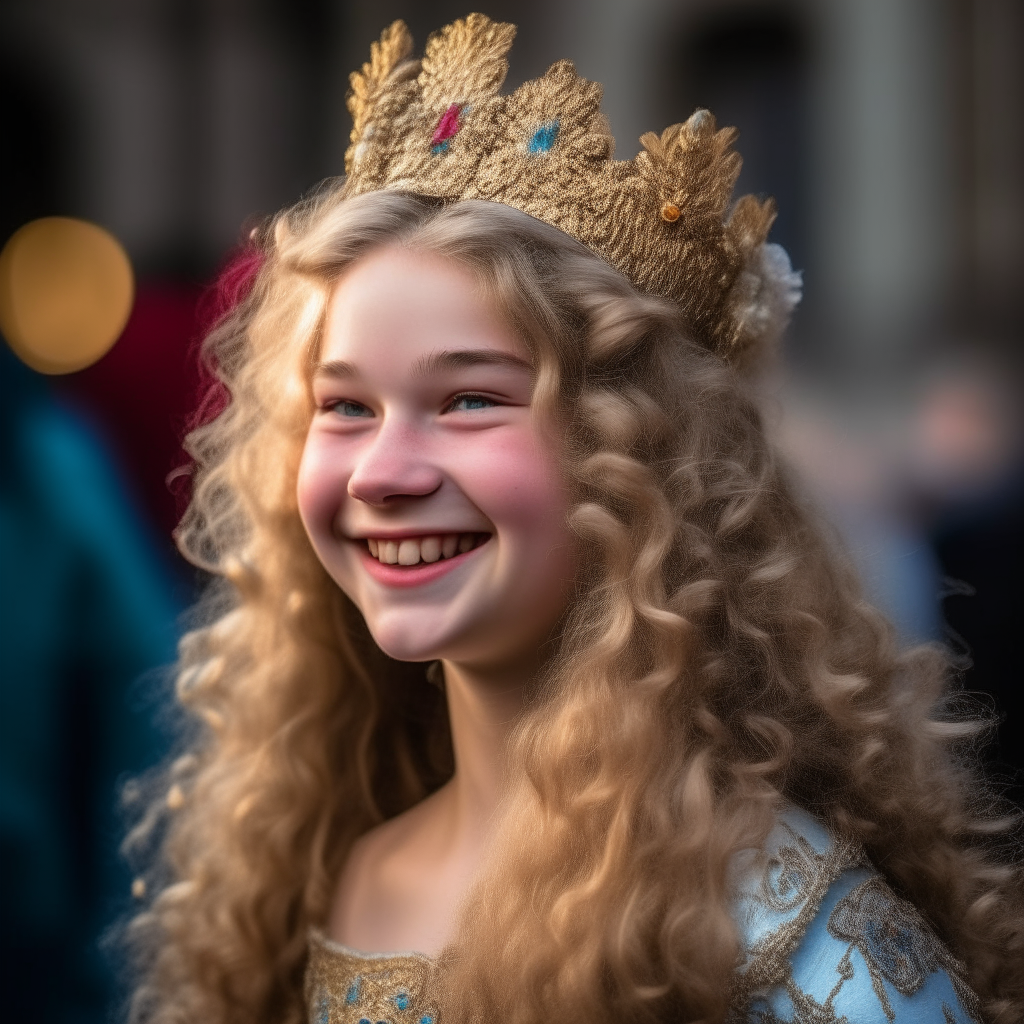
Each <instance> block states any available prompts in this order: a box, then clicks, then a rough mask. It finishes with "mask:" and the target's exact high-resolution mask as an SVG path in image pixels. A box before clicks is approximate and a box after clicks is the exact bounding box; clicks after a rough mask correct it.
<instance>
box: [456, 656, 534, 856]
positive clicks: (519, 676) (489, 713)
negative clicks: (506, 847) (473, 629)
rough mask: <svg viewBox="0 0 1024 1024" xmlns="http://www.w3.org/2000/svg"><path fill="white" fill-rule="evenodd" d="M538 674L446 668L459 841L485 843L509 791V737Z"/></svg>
mask: <svg viewBox="0 0 1024 1024" xmlns="http://www.w3.org/2000/svg"><path fill="white" fill-rule="evenodd" d="M532 675H533V671H531V670H530V668H527V667H525V666H516V667H514V668H513V667H508V668H503V669H501V670H498V671H494V670H488V671H480V670H476V669H473V668H469V667H467V666H465V665H460V664H456V663H453V662H448V661H446V662H444V678H445V692H446V695H447V698H448V716H449V720H450V723H451V734H452V747H453V750H454V753H455V774H454V775H453V777H452V780H451V782H450V783H449V784H448V786H447V787H446V789H447V790H448V798H449V800H450V813H451V815H452V825H453V828H452V833H453V838H455V837H456V836H458V837H459V839H461V840H462V841H463V842H469V843H471V844H473V845H478V844H480V843H482V842H483V841H484V840H485V838H486V835H487V832H488V831H489V827H490V824H491V822H492V821H493V819H494V816H495V812H496V811H497V808H498V804H499V802H500V801H501V797H502V794H503V791H504V787H505V781H506V764H507V748H508V740H509V736H510V734H511V732H512V729H513V728H514V726H515V724H516V722H517V720H518V719H519V716H520V714H521V713H522V710H523V705H524V701H525V694H526V688H527V684H528V683H529V681H530V678H531V677H532Z"/></svg>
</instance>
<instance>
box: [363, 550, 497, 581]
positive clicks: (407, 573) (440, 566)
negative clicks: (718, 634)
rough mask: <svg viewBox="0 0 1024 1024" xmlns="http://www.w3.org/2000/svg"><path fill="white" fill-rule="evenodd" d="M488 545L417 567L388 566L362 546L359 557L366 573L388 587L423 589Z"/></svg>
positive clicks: (420, 563)
mask: <svg viewBox="0 0 1024 1024" xmlns="http://www.w3.org/2000/svg"><path fill="white" fill-rule="evenodd" d="M487 543H488V541H486V540H485V541H484V542H483V544H478V545H477V546H476V547H475V548H473V550H472V551H466V552H463V553H462V554H461V555H452V557H451V558H442V559H439V560H438V561H436V562H419V563H418V564H416V565H387V564H385V563H384V562H381V561H380V560H379V559H376V558H374V557H373V555H371V554H370V552H369V551H368V550H367V549H366V548H365V547H364V546H363V545H362V544H360V545H359V557H360V558H361V559H362V561H363V566H364V567H365V568H366V571H367V572H368V573H369V574H370V575H371V576H372V577H373V578H374V579H375V580H376V581H377V582H378V583H383V584H384V585H385V586H386V587H422V586H424V585H425V584H427V583H433V582H434V580H438V579H440V578H441V577H442V576H444V575H446V574H447V573H449V572H451V571H452V570H453V569H457V568H458V567H459V566H460V565H462V564H464V563H465V561H466V559H468V558H472V557H473V556H474V555H475V554H476V553H477V552H478V551H479V550H480V549H481V548H483V547H484V546H485V545H486V544H487Z"/></svg>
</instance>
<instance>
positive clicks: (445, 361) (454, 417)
mask: <svg viewBox="0 0 1024 1024" xmlns="http://www.w3.org/2000/svg"><path fill="white" fill-rule="evenodd" d="M531 392H532V368H531V363H530V359H529V354H528V353H527V351H526V349H525V347H524V346H523V345H522V343H521V342H520V341H519V340H518V339H517V338H516V337H515V336H514V335H513V334H512V332H511V331H510V330H509V329H508V328H507V327H506V326H505V325H504V324H503V323H502V322H501V321H500V320H499V319H498V318H497V317H496V315H495V314H494V312H493V311H492V310H491V308H490V307H489V305H488V303H487V302H486V301H485V299H484V297H483V295H482V294H481V289H480V287H479V285H478V282H477V281H476V279H475V278H474V277H473V276H472V275H471V273H470V272H469V271H467V270H464V269H462V268H461V267H458V266H457V265H455V264H452V263H449V262H447V261H444V260H442V259H441V258H439V257H436V256H430V255H424V254H418V253H414V252H409V251H406V250H402V249H385V250H382V251H379V252H376V253H373V254H371V255H370V256H367V257H365V258H364V259H362V260H360V261H359V262H358V263H356V264H355V265H353V266H352V267H351V268H350V269H349V270H348V271H347V272H346V273H345V275H344V276H343V277H342V279H341V280H340V281H339V282H338V284H337V286H336V287H335V289H334V293H333V295H332V297H331V300H330V304H329V306H328V312H327V322H326V327H325V333H324V339H323V346H322V351H321V353H320V363H319V366H318V367H317V369H316V371H315V373H314V377H313V395H314V398H315V402H316V411H315V412H314V415H313V421H312V423H311V425H310V428H309V434H308V436H307V438H306V445H305V449H304V452H303V456H302V464H301V467H300V470H299V481H298V500H299V511H300V514H301V516H302V521H303V523H304V524H305V527H306V531H307V532H308V534H309V538H310V540H311V541H312V544H313V547H314V549H315V550H316V552H317V555H318V556H319V557H320V560H321V561H322V562H323V564H324V566H325V567H326V568H327V571H328V572H329V573H330V574H331V576H332V577H333V578H334V579H335V581H336V582H337V583H338V585H339V586H340V587H341V588H342V590H344V591H345V593H346V594H347V595H348V596H349V597H350V598H351V599H352V601H353V602H354V603H355V604H356V606H357V607H358V608H359V610H360V611H361V612H362V613H363V616H364V617H365V619H366V622H367V625H368V626H369V628H370V632H371V633H372V634H373V637H374V639H375V640H376V641H377V643H378V644H379V645H380V647H381V648H382V649H383V650H384V651H385V652H386V653H388V654H389V655H391V656H392V657H393V658H398V659H401V660H403V661H426V660H430V659H434V658H446V659H449V660H451V661H454V662H460V663H464V664H466V665H477V666H479V667H481V668H484V667H486V666H494V667H498V666H501V665H511V664H515V663H517V662H520V661H522V660H523V659H526V660H533V659H536V658H537V656H538V653H539V648H540V646H541V645H542V644H543V642H544V639H545V638H546V637H547V636H548V635H549V634H550V632H551V630H552V628H553V627H554V625H555V624H556V622H557V621H558V619H559V617H560V615H561V614H562V612H563V611H564V609H565V605H566V600H567V593H568V589H569V585H570V581H571V578H572V575H573V546H572V542H571V537H570V533H569V531H568V528H567V526H566V525H565V518H566V510H567V505H566V496H565V491H564V487H563V484H562V480H561V477H560V474H559V471H558V468H557V465H556V455H555V452H554V451H553V450H552V447H553V446H552V445H551V443H550V442H549V441H546V440H545V437H544V436H543V434H542V432H541V430H540V427H539V424H538V423H537V419H536V417H535V416H533V415H532V413H531V408H530V401H531Z"/></svg>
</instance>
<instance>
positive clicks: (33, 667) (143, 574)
mask: <svg viewBox="0 0 1024 1024" xmlns="http://www.w3.org/2000/svg"><path fill="white" fill-rule="evenodd" d="M0 437H2V439H3V443H2V447H0V566H2V573H0V856H2V867H0V871H2V896H0V963H2V964H3V968H4V973H5V976H6V977H8V978H9V979H10V980H9V981H8V983H7V985H6V986H5V995H4V1013H5V1015H7V1016H9V1019H11V1020H23V1019H24V1020H28V1019H32V1020H37V1021H41V1022H43V1021H45V1022H47V1024H50V1022H53V1024H63V1022H70V1021H81V1022H93V1021H95V1022H97V1024H98V1022H100V1021H103V1020H106V1018H107V1013H108V1008H109V1001H110V998H111V995H112V992H113V990H114V986H113V974H112V971H111V968H110V965H109V964H108V963H107V962H106V961H105V959H104V957H103V955H102V954H101V952H100V949H99V936H100V934H101V932H102V931H103V929H104V927H105V926H106V925H108V924H109V923H110V922H111V921H112V920H113V918H114V917H115V916H116V914H117V913H118V911H119V910H121V909H123V907H124V904H125V901H126V898H127V893H128V888H129V881H130V879H129V878H128V877H127V876H126V873H125V871H124V868H123V867H122V865H121V864H120V861H119V858H118V855H117V850H118V845H119V835H120V832H121V829H120V816H119V815H118V814H117V813H116V811H115V805H116V791H117V786H118V783H119V782H122V781H123V780H124V779H125V778H126V777H127V776H128V775H129V774H134V773H137V772H139V771H140V770H142V769H144V768H145V767H147V766H148V765H150V764H152V763H153V761H154V760H156V759H157V758H159V757H160V755H161V753H162V752H163V750H164V749H165V743H164V739H163V738H162V737H161V735H160V734H159V733H158V732H157V731H156V730H155V728H154V724H153V720H154V715H155V709H156V706H157V701H156V693H157V691H161V692H162V689H163V680H162V677H161V676H160V675H159V672H157V673H156V674H154V670H158V669H159V667H160V666H163V665H167V664H168V663H169V662H170V661H171V660H172V659H173V657H174V649H175V640H176V632H177V630H176V625H177V623H176V615H177V613H178V611H179V610H180V606H179V605H178V604H177V602H176V600H175V599H174V597H173V596H172V594H173V584H172V575H171V570H170V567H169V565H167V564H165V563H164V562H162V560H161V556H160V555H159V554H158V551H157V548H156V545H155V544H154V540H153V537H152V536H151V534H150V532H149V527H148V526H147V525H146V524H145V523H144V521H143V520H142V517H141V516H140V515H139V513H138V511H137V510H136V508H135V507H134V503H133V500H132V498H131V497H130V496H129V492H128V489H127V488H126V486H125V484H124V482H123V480H122V479H121V477H120V471H119V469H118V467H117V466H116V464H115V462H114V460H113V458H112V457H111V455H110V453H109V451H108V448H107V446H106V445H105V444H104V443H103V441H102V440H101V439H100V436H99V435H98V434H97V432H96V431H95V430H94V429H93V428H92V427H91V426H90V425H89V423H88V422H87V421H86V420H85V419H84V418H83V417H82V416H80V415H76V414H75V413H73V412H71V411H69V410H67V409H65V408H62V407H61V406H60V405H58V404H57V403H56V402H55V401H54V400H53V398H52V397H51V395H50V394H49V392H48V389H47V388H46V387H45V386H44V384H43V383H42V381H41V380H39V379H38V378H37V376H36V375H35V374H33V373H32V371H30V370H27V369H26V368H25V367H23V366H22V365H21V364H20V363H18V362H17V360H16V359H15V358H14V356H13V355H12V354H11V353H10V351H9V350H8V349H7V347H6V345H4V346H2V348H0Z"/></svg>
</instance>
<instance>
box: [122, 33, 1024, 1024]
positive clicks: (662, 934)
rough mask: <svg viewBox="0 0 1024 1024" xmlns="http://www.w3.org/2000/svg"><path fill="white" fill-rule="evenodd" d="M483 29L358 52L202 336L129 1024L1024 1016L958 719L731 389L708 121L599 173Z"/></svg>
mask: <svg viewBox="0 0 1024 1024" xmlns="http://www.w3.org/2000/svg"><path fill="white" fill-rule="evenodd" d="M510 41H511V30H510V28H509V27H508V26H501V25H495V24H493V23H491V22H489V21H488V20H487V19H485V18H482V17H481V16H476V15H474V16H471V17H470V18H469V19H467V20H466V21H465V22H459V23H456V24H455V25H454V26H450V27H449V28H448V29H446V30H445V31H444V32H443V33H441V34H440V35H439V36H437V37H435V38H434V39H432V41H431V43H430V44H428V48H427V55H426V57H425V59H424V60H423V61H422V62H413V61H409V60H407V59H406V58H407V54H408V50H409V42H408V38H407V35H406V34H405V31H404V27H403V26H400V25H396V26H393V27H392V28H391V29H390V30H389V31H388V32H387V33H385V35H384V36H383V37H382V41H381V44H380V45H379V46H377V47H375V49H374V54H373V59H372V60H371V63H370V64H368V65H366V67H364V70H363V74H362V75H358V76H354V79H353V100H352V108H353V114H354V120H355V128H354V131H353V146H352V148H351V149H350V152H349V157H348V166H347V170H348V176H347V178H346V179H345V180H343V181H340V182H336V183H332V184H329V185H328V186H327V187H326V188H325V189H324V190H323V191H322V192H321V193H320V194H318V195H317V196H316V197H314V198H313V199H312V200H310V201H308V202H306V203H304V204H301V205H300V206H298V207H296V208H294V209H292V210H289V211H286V212H285V213H283V214H281V215H279V216H278V217H277V218H275V220H274V221H273V222H272V223H271V224H269V225H268V226H267V228H266V229H265V231H263V233H262V234H261V235H260V236H259V238H258V246H259V248H260V251H261V253H262V265H261V268H260V270H259V273H258V276H257V278H256V281H255V284H254V286H253V289H252V291H251V293H250V294H249V296H248V297H247V298H246V299H245V300H244V301H243V302H242V303H241V304H240V305H239V306H238V307H237V308H236V309H235V310H234V312H232V313H231V314H230V315H229V316H228V317H226V318H225V319H224V320H223V321H222V323H221V324H220V325H219V326H218V327H217V328H216V330H215V331H214V332H213V333H212V334H211V336H210V338H209V339H208V342H207V345H208V353H209V356H210V358H211V360H212V362H213V365H214V366H215V368H216V371H217V373H218V374H219V376H220V379H221V380H222V381H223V382H224V384H225V385H226V387H227V389H228V391H229V393H230V403H229V404H228V405H227V407H226V408H225V409H224V411H223V412H222V413H221V414H220V415H219V416H218V417H217V418H216V419H215V420H214V421H213V422H212V423H210V424H209V425H207V426H204V427H202V428H200V429H199V430H197V431H195V432H194V433H193V434H192V435H191V438H190V446H191V447H190V450H191V452H192V454H193V456H194V457H195V460H196V463H197V466H198V475H197V479H196V487H195V494H194V498H193V502H192V505H191V507H190V509H189V512H188V513H187V515H186V517H185V520H184V522H183V524H182V527H181V529H180V533H179V537H180V543H181V547H182V550H183V551H184V552H185V553H186V555H187V556H188V557H190V558H191V559H192V560H193V561H194V562H195V563H196V564H197V565H200V566H202V567H204V568H206V569H207V570H208V571H210V572H212V573H214V574H215V575H217V576H218V577H220V578H221V579H222V580H223V581H224V584H223V589H218V590H217V592H216V599H215V600H213V601H212V602H211V604H210V605H209V612H208V621H207V624H206V625H204V626H202V627H201V628H198V629H196V630H194V631H193V632H192V633H190V634H189V635H188V636H187V637H186V638H185V640H184V641H183V643H182V649H181V671H180V676H179V682H178V693H179V697H180V699H181V701H182V702H183V704H184V705H185V707H186V708H187V709H188V711H189V713H190V714H191V716H192V718H193V721H194V722H195V723H196V728H195V731H194V732H193V734H192V735H191V737H190V740H189V749H188V751H187V752H186V753H185V754H184V755H183V756H182V757H181V758H180V759H179V760H178V761H177V762H176V763H175V764H174V765H173V766H172V768H171V775H172V778H171V780H169V783H168V786H169V788H168V789H166V790H165V791H164V794H165V795H164V796H162V805H163V806H164V807H166V808H167V814H168V815H169V818H168V820H167V826H166V831H165V833H162V836H163V838H162V845H161V851H162V854H161V856H160V857H159V858H158V861H157V865H156V867H155V868H154V869H153V875H152V878H151V881H150V884H149V887H148V888H149V891H150V892H151V893H153V894H154V895H153V897H152V902H151V903H150V905H149V906H148V907H147V908H145V909H144V910H143V911H142V912H141V913H140V914H139V915H138V917H137V918H136V921H135V923H134V926H133V929H134V931H133V934H134V936H135V941H136V948H137V949H139V950H140V951H141V952H142V970H143V976H142V980H141V982H140V984H139V987H138V989H137V991H136V994H135V998H134V1002H133V1009H134V1013H135V1016H136V1018H137V1019H139V1020H147V1021H149V1020H152V1021H159V1022H171V1021H197V1020H202V1021H204V1022H210V1024H220V1022H234V1021H239V1022H242V1021H244V1022H246V1024H252V1022H261V1024H262V1022H268V1024H269V1022H271V1021H273V1022H278V1021H289V1022H291V1021H299V1020H302V1019H309V1020H311V1021H317V1022H323V1024H336V1022H342V1021H344V1022H348V1021H352V1022H357V1021H361V1022H364V1024H372V1022H383V1021H389V1022H392V1021H393V1022H396V1024H398V1022H406V1021H409V1022H418V1024H433V1022H434V1021H435V1020H436V1021H439V1022H443V1024H454V1022H456V1021H466V1022H469V1021H473V1022H491V1021H495V1020H502V1021H516V1022H522V1024H527V1022H538V1021H542V1020H548V1019H557V1020H560V1021H566V1020H569V1021H584V1020H586V1021H590V1022H594V1021H608V1022H611V1021H623V1020H630V1021H633V1020H637V1021H639V1020H651V1021H667V1020H672V1021H722V1020H725V1019H731V1020H744V1021H747V1020H749V1021H765V1022H766V1021H804V1022H808V1021H815V1022H826V1021H843V1020H846V1021H851V1022H852V1021H856V1022H873V1021H880V1022H881V1021H893V1020H895V1021H898V1022H901V1024H902V1022H905V1021H924V1020H927V1021H941V1020H946V1021H960V1022H964V1021H969V1020H980V1019H988V1020H990V1021H1000V1022H1010V1021H1014V1020H1018V1019H1020V1016H1021V1014H1022V1013H1024V969H1022V960H1024V916H1022V909H1024V908H1022V901H1021V886H1020V877H1021V876H1020V868H1019V867H1018V866H1015V865H1014V864H1013V863H1011V862H1010V861H1009V860H1007V859H1005V858H1003V857H1001V855H1000V847H999V846H998V844H997V837H998V836H999V835H1000V834H1002V833H1004V832H1005V829H1006V827H1007V826H1006V823H1005V822H1000V821H999V820H998V818H997V817H995V815H994V812H993V811H992V810H991V804H992V801H991V800H990V799H989V798H987V797H986V796H985V790H984V789H983V788H982V787H981V786H980V784H979V783H978V782H977V780H976V776H975V775H974V774H973V769H972V768H971V766H970V762H969V759H968V757H967V754H968V752H969V745H970V743H971V742H972V740H973V737H975V735H976V733H977V727H976V726H974V725H973V724H970V723H965V722H964V721H963V720H962V718H961V717H959V716H957V715H956V714H955V713H954V709H953V708H952V706H951V703H950V702H951V697H950V693H949V689H948V683H947V675H948V673H947V667H946V664H945V661H944V658H943V654H942V652H941V651H939V650H936V649H922V650H918V651H914V652H910V653H901V652H900V651H898V650H897V649H896V646H895V644H894V641H893V638H892V634H891V631H890V630H889V628H888V626H887V624H886V623H885V622H884V621H883V619H882V618H881V617H880V616H879V614H878V613H877V612H876V611H874V610H873V609H872V608H870V607H868V606H867V605H866V604H865V603H864V601H863V599H862V598H861V596H860V592H859V588H858V585H857V582H856V580H855V579H854V578H853V577H852V575H851V572H850V570H849V569H848V567H847V566H846V563H845V562H844V561H843V560H842V559H841V558H840V557H838V556H837V555H836V554H835V552H834V551H833V550H832V548H831V546H830V545H829V544H828V543H827V541H826V540H825V539H824V536H823V534H822V532H821V530H820V529H819V528H818V526H817V525H816V524H815V522H814V519H813V516H812V515H811V514H810V513H809V512H808V511H807V509H806V508H805V507H804V505H803V504H802V502H801V501H800V500H799V499H798V497H797V496H796V494H795V491H794V488H793V486H792V484H791V482H790V481H789V478H788V476H787V473H786V472H785V470H784V468H783V467H782V466H781V465H780V462H779V459H778V457H777V455H776V454H775V452H774V451H773V450H772V448H771V446H770V445H769V443H768V442H767V441H766V439H765V435H764V430H763V427H762V424H761V420H760V417H759V415H758V411H757V408H756V405H755V403H754V402H753V400H752V398H751V396H750V394H749V393H748V389H747V387H746V385H745V384H744V383H743V379H742V377H741V376H740V375H739V374H738V373H737V367H749V366H751V365H754V364H756V362H757V359H758V355H759V353H760V352H762V351H763V350H764V348H765V346H766V345H769V344H770V342H771V340H772V338H773V337H774V336H777V334H778V332H779V330H781V326H782V324H783V322H784V318H785V314H786V313H787V312H788V309H789V308H790V307H791V305H792V302H793V301H794V299H795V288H796V281H795V280H794V278H793V275H792V274H791V273H790V272H789V271H788V263H787V261H785V258H784V254H782V253H781V251H779V250H778V249H777V248H774V247H771V246H766V245H765V244H764V239H765V235H766V233H767V230H768V227H769V225H770V222H771V209H770V207H769V206H767V205H761V204H758V203H757V202H756V201H753V200H750V199H749V198H747V199H745V200H741V201H740V202H739V203H738V204H737V205H736V206H735V208H734V209H733V210H732V212H731V214H730V215H729V216H728V219H726V212H727V208H728V204H729V201H730V195H731V189H732V184H733V182H734V180H735V176H736V173H737V172H738V160H737V158H736V157H735V155H734V154H732V152H731V149H730V143H731V140H732V138H733V134H734V133H731V132H728V131H724V132H719V131H716V129H715V125H714V121H713V119H712V118H711V117H710V116H709V115H707V114H706V113H704V112H698V114H696V115H694V117H692V118H691V119H690V120H689V121H688V122H687V123H686V124H685V125H682V126H674V127H673V128H672V129H669V130H668V131H667V132H666V133H665V134H664V135H663V136H661V137H660V138H658V137H656V136H648V137H645V138H644V140H642V141H643V142H644V147H645V149H644V152H643V153H642V154H641V156H640V157H638V158H637V159H636V160H635V161H629V162H627V163H615V162H613V161H611V160H610V151H611V142H610V139H609V137H608V135H607V129H606V126H605V124H604V122H603V121H602V119H601V118H600V114H599V110H598V102H597V101H598V99H599V90H597V89H596V88H595V87H594V86H592V85H591V84H590V83H586V82H583V80H581V79H578V78H577V77H576V76H575V74H574V72H572V69H571V67H569V66H568V65H566V64H560V65H556V66H555V67H554V68H552V70H551V71H550V72H549V73H548V75H546V76H545V77H544V78H543V79H541V80H539V82H532V83H527V84H526V85H525V86H523V87H522V88H521V89H520V90H517V92H516V93H515V94H513V95H512V96H510V97H502V96H499V95H498V92H497V90H498V87H499V86H500V83H501V79H502V77H503V73H504V53H505V51H506V50H507V48H508V45H509V43H510ZM153 820H155V815H154V816H151V820H150V823H149V824H150V826H152V823H153ZM140 888H141V887H140Z"/></svg>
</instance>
